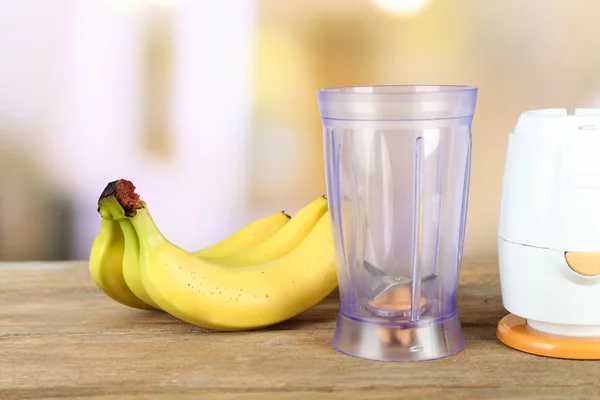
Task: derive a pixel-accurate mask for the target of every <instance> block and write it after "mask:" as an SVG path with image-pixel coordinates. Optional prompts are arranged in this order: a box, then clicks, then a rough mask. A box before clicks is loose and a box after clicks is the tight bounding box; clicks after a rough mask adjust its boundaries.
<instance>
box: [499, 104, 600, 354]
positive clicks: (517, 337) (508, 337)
mask: <svg viewBox="0 0 600 400" xmlns="http://www.w3.org/2000/svg"><path fill="white" fill-rule="evenodd" d="M498 258H499V267H500V282H501V287H502V299H503V303H504V306H505V308H506V309H507V310H508V311H509V312H510V313H512V314H513V315H509V316H508V317H507V318H505V319H504V320H503V321H501V322H500V324H499V326H498V337H499V339H500V340H501V341H503V342H504V343H505V344H507V345H509V346H511V347H515V348H517V349H519V350H523V351H526V352H531V353H534V354H539V355H545V356H551V357H559V358H593V359H596V358H599V359H600V312H599V307H600V109H577V110H575V114H574V115H567V111H566V110H565V109H544V110H533V111H527V112H524V113H523V114H521V116H520V118H519V120H518V122H517V125H516V127H515V129H514V131H513V132H512V133H511V134H510V135H509V141H508V150H507V156H506V164H505V170H504V177H503V186H502V198H501V206H500V219H499V227H498Z"/></svg>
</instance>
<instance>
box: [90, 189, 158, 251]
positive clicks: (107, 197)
mask: <svg viewBox="0 0 600 400" xmlns="http://www.w3.org/2000/svg"><path fill="white" fill-rule="evenodd" d="M98 212H99V213H100V215H102V217H103V218H107V219H115V220H119V219H124V218H129V219H130V220H131V223H132V224H133V227H134V228H135V231H136V232H137V236H138V238H139V240H140V245H141V244H142V242H144V243H145V244H148V245H150V246H152V247H153V246H156V245H158V244H160V243H164V242H166V239H165V238H164V236H163V235H162V233H161V232H160V231H159V229H158V227H157V226H156V224H155V223H154V220H153V219H152V217H151V216H150V213H149V212H148V209H147V207H146V203H144V202H143V201H142V200H141V199H140V196H139V195H138V194H137V193H135V186H134V185H133V183H132V182H130V181H128V180H125V179H119V180H118V181H112V182H109V183H108V185H106V188H105V189H104V191H103V192H102V194H101V195H100V198H99V199H98Z"/></svg>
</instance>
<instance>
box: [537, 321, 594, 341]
mask: <svg viewBox="0 0 600 400" xmlns="http://www.w3.org/2000/svg"><path fill="white" fill-rule="evenodd" d="M527 325H529V326H530V327H532V328H533V329H535V330H537V331H540V332H544V333H549V334H551V335H559V336H565V337H595V338H598V340H600V326H596V325H566V324H553V323H548V322H541V321H533V320H531V319H528V320H527Z"/></svg>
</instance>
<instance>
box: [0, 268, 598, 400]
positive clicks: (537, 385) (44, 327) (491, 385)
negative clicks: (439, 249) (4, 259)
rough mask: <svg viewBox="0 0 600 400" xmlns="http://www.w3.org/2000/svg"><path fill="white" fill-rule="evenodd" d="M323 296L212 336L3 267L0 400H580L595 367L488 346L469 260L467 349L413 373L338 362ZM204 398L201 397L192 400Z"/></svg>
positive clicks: (39, 274)
mask: <svg viewBox="0 0 600 400" xmlns="http://www.w3.org/2000/svg"><path fill="white" fill-rule="evenodd" d="M337 307H338V300H337V297H336V296H331V297H330V298H328V299H327V300H325V301H324V302H322V303H321V304H319V305H318V306H316V307H315V308H313V309H312V310H310V311H308V312H306V313H304V314H303V315H301V316H299V317H297V318H295V319H293V320H291V321H289V322H286V323H283V324H281V325H279V326H277V327H274V328H271V329H268V330H263V331H256V332H243V333H216V332H209V331H206V330H203V329H200V328H197V327H194V326H192V325H189V324H186V323H183V322H180V321H178V320H176V319H175V318H172V317H170V316H169V315H166V314H164V313H161V312H146V311H137V310H133V309H129V308H127V307H124V306H121V305H119V304H116V303H115V302H113V301H112V300H110V299H109V298H107V297H106V296H105V295H104V294H102V293H101V292H100V291H99V290H98V289H97V288H96V287H95V285H94V284H93V282H92V280H91V279H90V277H89V274H88V270H87V263H82V262H76V263H67V262H63V263H4V264H2V263H0V321H1V324H0V399H3V400H4V399H50V398H51V399H67V398H68V399H74V398H82V399H103V400H108V399H133V398H135V399H145V398H153V399H192V398H194V399H196V398H199V397H202V398H205V399H234V398H236V399H237V398H244V399H274V398H277V399H311V400H317V399H344V400H347V399H354V398H369V399H384V398H398V399H417V398H418V399H429V398H430V399H439V398H448V399H466V398H472V399H500V398H512V399H574V398H579V399H588V398H600V362H595V361H585V362H583V361H579V362H577V361H569V360H556V359H549V358H542V357H536V356H532V355H528V354H524V353H520V352H518V351H515V350H512V349H510V348H507V347H505V346H504V345H502V344H501V343H500V342H498V340H496V337H495V328H496V323H497V322H498V320H499V319H500V318H501V317H503V316H504V315H505V313H506V311H505V310H504V309H503V307H502V302H501V299H500V287H499V283H498V274H497V266H496V262H495V261H494V260H491V261H490V260H471V261H466V262H465V263H464V266H463V272H462V275H461V288H460V301H459V307H460V314H461V320H462V323H463V327H464V330H465V334H466V339H467V348H466V349H465V350H464V351H462V352H461V353H459V354H458V355H455V356H453V357H448V358H445V359H441V360H436V361H427V362H419V363H384V362H373V361H365V360H361V359H358V358H354V357H349V356H346V355H343V354H340V353H338V352H337V351H335V350H334V349H333V348H332V347H331V337H332V333H333V328H334V324H335V317H336V312H337ZM200 395H201V396H200Z"/></svg>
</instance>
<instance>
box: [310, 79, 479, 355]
mask: <svg viewBox="0 0 600 400" xmlns="http://www.w3.org/2000/svg"><path fill="white" fill-rule="evenodd" d="M476 99H477V89H476V88H474V87H469V86H374V87H343V88H329V89H322V90H319V92H318V100H319V109H320V114H321V119H322V125H323V139H324V151H325V163H326V181H327V194H328V201H329V208H330V215H331V218H332V226H333V237H334V244H335V247H336V262H337V273H338V281H339V291H340V309H339V313H338V320H337V325H336V329H335V334H334V338H333V345H334V347H335V348H336V349H338V350H339V351H341V352H344V353H347V354H350V355H354V356H358V357H362V358H367V359H374V360H383V361H410V360H427V359H434V358H440V357H444V356H448V355H451V354H454V353H456V352H458V351H460V350H462V349H463V348H464V345H465V341H464V336H463V333H462V329H461V326H460V321H459V318H458V309H457V289H458V277H459V272H460V265H461V258H462V250H463V242H464V232H465V221H466V213H467V199H468V189H469V172H470V155H471V122H472V119H473V114H474V111H475V104H476Z"/></svg>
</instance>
